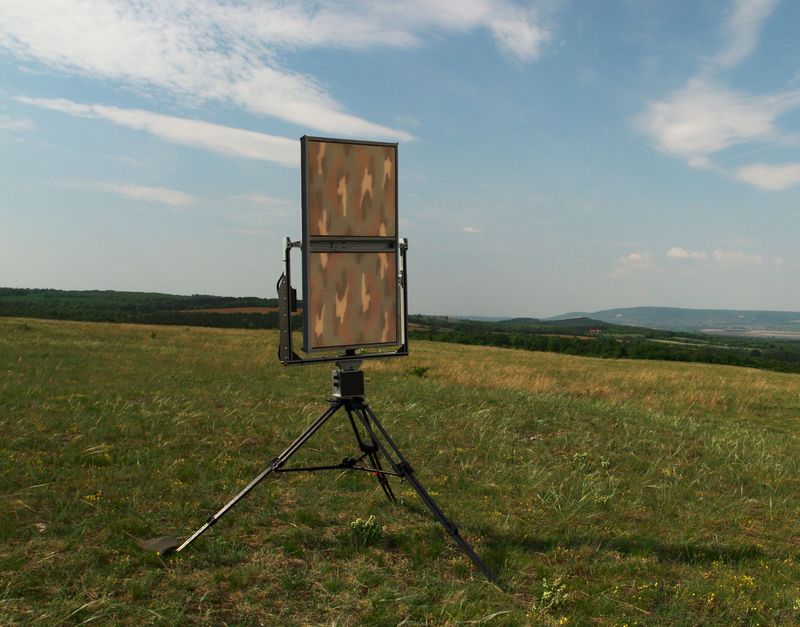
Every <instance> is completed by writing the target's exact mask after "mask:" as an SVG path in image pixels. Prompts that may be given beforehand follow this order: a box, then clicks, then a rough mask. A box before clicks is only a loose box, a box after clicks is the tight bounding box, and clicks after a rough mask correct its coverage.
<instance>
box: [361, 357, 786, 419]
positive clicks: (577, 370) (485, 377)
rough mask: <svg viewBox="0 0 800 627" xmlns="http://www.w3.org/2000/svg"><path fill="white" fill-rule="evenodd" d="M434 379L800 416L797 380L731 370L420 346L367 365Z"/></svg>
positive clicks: (660, 405)
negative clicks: (420, 372) (419, 369)
mask: <svg viewBox="0 0 800 627" xmlns="http://www.w3.org/2000/svg"><path fill="white" fill-rule="evenodd" d="M410 366H412V367H413V366H424V367H429V368H430V371H429V375H430V376H432V377H434V378H440V379H442V380H444V381H448V382H452V383H458V384H459V385H463V386H467V387H484V388H492V389H507V390H517V391H521V392H528V393H531V394H565V395H569V396H575V397H583V398H589V399H595V400H598V401H602V402H607V403H609V404H612V405H622V404H625V405H631V404H632V405H636V406H639V407H641V408H642V409H646V410H650V411H657V412H663V413H673V412H675V411H680V413H681V414H684V415H692V416H703V415H712V414H713V415H714V416H716V417H719V416H720V415H722V416H724V417H733V418H758V417H762V416H769V417H770V418H772V419H774V418H778V417H786V416H788V415H792V414H794V415H796V414H797V412H800V377H798V376H797V375H794V374H784V373H774V372H767V371H764V370H754V369H750V368H737V367H733V366H711V365H708V364H693V363H684V362H660V361H643V360H636V361H635V360H615V359H598V358H590V357H573V356H570V355H558V354H554V353H539V352H527V351H518V350H513V349H502V348H487V347H483V346H463V345H452V344H442V343H436V342H415V343H414V345H413V348H412V354H411V358H410V360H409V361H407V362H406V361H402V360H394V361H386V362H379V363H374V364H372V363H371V364H369V366H368V368H369V369H376V370H385V371H403V370H406V369H408V368H409V367H410Z"/></svg>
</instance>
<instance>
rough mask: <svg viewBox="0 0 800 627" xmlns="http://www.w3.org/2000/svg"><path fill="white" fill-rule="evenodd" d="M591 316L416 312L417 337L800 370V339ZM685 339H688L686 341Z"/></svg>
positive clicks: (413, 333) (592, 354)
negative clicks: (487, 318)
mask: <svg viewBox="0 0 800 627" xmlns="http://www.w3.org/2000/svg"><path fill="white" fill-rule="evenodd" d="M587 320H588V319H575V320H564V321H558V324H555V325H554V324H553V323H552V322H550V321H545V322H540V321H537V320H530V319H529V320H527V321H526V322H524V323H521V322H520V321H501V322H479V321H473V320H460V319H456V318H439V317H432V316H412V317H411V321H412V323H413V324H412V330H411V332H410V333H409V335H410V336H411V338H412V339H421V340H432V341H436V342H454V343H458V344H473V345H481V346H499V347H502V348H516V349H522V350H532V351H546V352H551V353H563V354H567V355H580V356H584V357H602V358H613V359H655V360H662V361H683V362H700V363H708V364H724V365H731V366H745V367H750V368H761V369H765V370H776V371H782V372H798V373H800V342H797V341H784V340H751V339H744V338H724V339H723V338H717V337H713V338H712V337H709V336H705V335H703V334H688V333H676V332H672V331H661V330H656V329H642V328H638V327H626V326H622V325H609V324H606V323H602V322H599V321H591V320H589V321H588V322H587ZM681 340H684V341H685V343H684V342H681Z"/></svg>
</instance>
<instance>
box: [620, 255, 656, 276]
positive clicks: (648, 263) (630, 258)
mask: <svg viewBox="0 0 800 627" xmlns="http://www.w3.org/2000/svg"><path fill="white" fill-rule="evenodd" d="M652 267H653V255H652V254H650V253H649V252H636V251H634V252H632V253H628V254H627V255H623V256H622V257H618V258H617V265H616V267H615V268H614V272H613V273H612V276H624V275H626V274H629V273H630V272H633V271H634V270H647V269H650V268H652Z"/></svg>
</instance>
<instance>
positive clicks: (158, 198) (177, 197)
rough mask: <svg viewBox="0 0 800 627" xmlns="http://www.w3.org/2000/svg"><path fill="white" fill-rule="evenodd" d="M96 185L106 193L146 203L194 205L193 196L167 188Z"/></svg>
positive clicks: (112, 184) (98, 183)
mask: <svg viewBox="0 0 800 627" xmlns="http://www.w3.org/2000/svg"><path fill="white" fill-rule="evenodd" d="M95 185H96V186H97V187H98V188H100V189H103V190H105V191H109V192H113V193H115V194H120V195H121V196H126V197H128V198H133V199H134V200H144V201H146V202H157V203H163V204H165V205H171V206H173V207H188V206H189V205H191V204H192V203H194V201H195V199H194V197H193V196H191V195H189V194H186V193H184V192H179V191H176V190H174V189H167V188H165V187H144V186H142V185H118V184H116V183H105V182H102V181H98V182H97V183H95Z"/></svg>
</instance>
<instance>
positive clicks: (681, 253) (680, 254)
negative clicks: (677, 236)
mask: <svg viewBox="0 0 800 627" xmlns="http://www.w3.org/2000/svg"><path fill="white" fill-rule="evenodd" d="M667 257H669V258H670V259H706V258H707V257H708V255H707V254H706V253H704V252H702V251H699V252H691V251H688V250H686V249H684V248H681V247H680V246H673V247H672V248H670V249H669V250H668V251H667Z"/></svg>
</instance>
